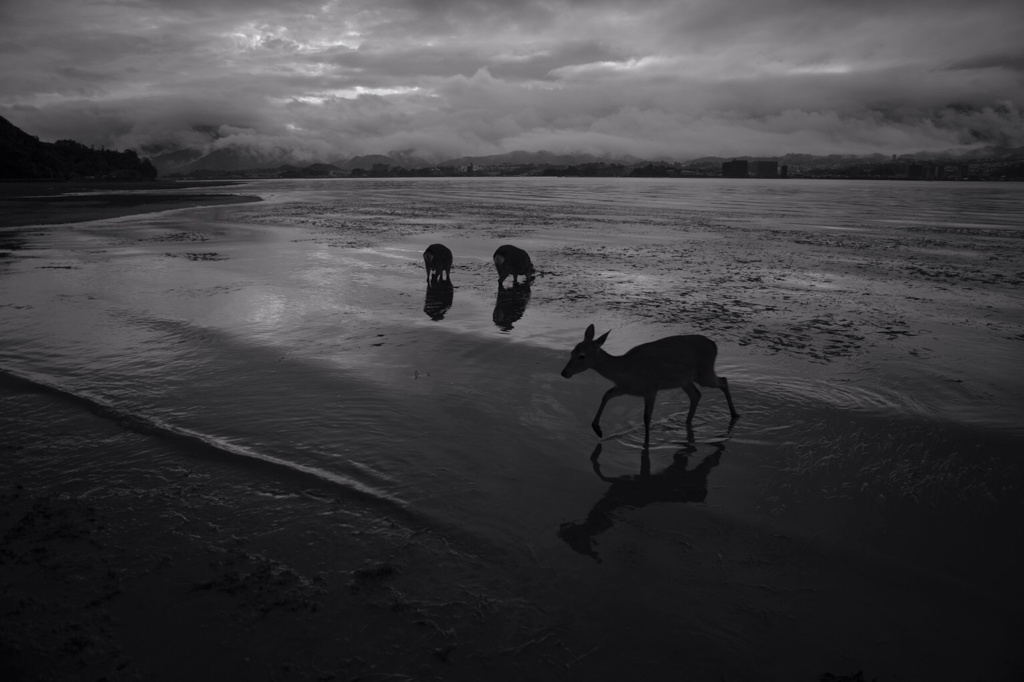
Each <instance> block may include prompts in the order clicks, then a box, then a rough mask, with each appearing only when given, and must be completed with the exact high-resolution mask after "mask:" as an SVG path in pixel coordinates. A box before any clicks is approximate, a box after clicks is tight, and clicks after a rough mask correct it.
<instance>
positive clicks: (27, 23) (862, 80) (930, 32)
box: [0, 0, 1024, 161]
mask: <svg viewBox="0 0 1024 682" xmlns="http://www.w3.org/2000/svg"><path fill="white" fill-rule="evenodd" d="M0 73H2V74H3V75H2V76H0V115H2V116H4V117H6V118H7V119H8V120H10V121H11V122H12V123H14V124H15V125H17V126H18V127H20V128H22V129H23V130H25V131H27V132H29V133H30V134H33V135H36V136H38V137H39V138H40V139H42V140H45V141H53V140H56V139H60V138H71V139H76V140H79V141H81V142H85V143H87V144H95V145H97V146H99V145H106V146H108V147H114V148H118V149H125V148H135V149H138V150H141V151H144V152H147V153H156V152H158V151H160V150H170V149H180V148H189V147H191V148H197V149H203V150H212V149H216V148H220V147H233V146H242V147H248V148H251V149H256V150H262V151H265V152H268V153H273V152H275V151H282V150H286V151H289V152H293V153H295V154H297V155H298V158H300V159H308V160H310V161H314V160H315V161H321V160H324V161H331V160H341V159H346V158H349V157H352V156H355V155H359V154H368V153H387V152H389V151H393V150H411V151H413V152H415V153H417V154H419V155H421V156H423V157H427V158H430V159H433V160H441V159H443V158H450V157H453V156H460V155H486V154H497V153H501V152H505V151H513V150H519V149H522V150H528V151H537V150H549V151H555V152H589V153H594V154H612V155H619V154H632V155H634V156H638V157H641V158H649V159H653V158H670V159H674V160H686V159H689V158H694V157H697V156H703V155H716V156H733V155H778V154H784V153H787V152H801V153H813V154H828V153H873V152H882V153H902V152H912V151H919V150H943V149H948V148H951V147H965V146H966V147H976V146H981V145H986V144H997V145H1009V146H1022V145H1024V113H1022V112H1024V2H1021V1H1020V0H956V1H947V0H910V1H907V0H846V1H845V2H833V1H831V0H756V1H755V0H629V1H628V2H612V1H610V0H608V1H605V0H496V1H490V0H17V1H16V0H0Z"/></svg>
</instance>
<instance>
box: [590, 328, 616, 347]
mask: <svg viewBox="0 0 1024 682" xmlns="http://www.w3.org/2000/svg"><path fill="white" fill-rule="evenodd" d="M611 333H612V330H611V329H609V330H608V331H606V332H605V333H604V334H601V336H599V337H597V341H595V342H594V343H596V344H597V345H598V346H600V345H602V344H603V343H604V342H605V341H607V340H608V335H609V334H611Z"/></svg>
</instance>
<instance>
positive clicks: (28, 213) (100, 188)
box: [0, 181, 260, 227]
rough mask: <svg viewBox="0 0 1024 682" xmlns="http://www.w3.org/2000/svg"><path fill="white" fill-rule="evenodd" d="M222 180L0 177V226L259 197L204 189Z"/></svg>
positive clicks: (78, 220) (220, 184) (53, 222)
mask: <svg viewBox="0 0 1024 682" xmlns="http://www.w3.org/2000/svg"><path fill="white" fill-rule="evenodd" d="M234 184H235V183H226V182H206V183H204V182H167V181H163V182H157V181H154V182H58V183H48V182H0V227H19V226H25V225H57V224H63V223H81V222H86V221H89V220H102V219H104V218H118V217H121V216H128V215H136V214H141V213H151V212H154V211H169V210H173V209H178V208H188V207H192V206H212V205H222V204H233V203H245V202H250V201H259V200H260V199H259V197H254V196H241V195H229V194H223V193H216V194H214V193H203V192H199V191H196V190H199V189H202V188H204V187H205V188H212V187H223V186H225V185H228V186H232V185H234Z"/></svg>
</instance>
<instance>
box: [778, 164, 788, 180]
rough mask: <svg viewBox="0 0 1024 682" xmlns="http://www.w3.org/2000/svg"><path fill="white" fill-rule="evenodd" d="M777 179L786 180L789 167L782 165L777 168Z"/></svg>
mask: <svg viewBox="0 0 1024 682" xmlns="http://www.w3.org/2000/svg"><path fill="white" fill-rule="evenodd" d="M779 177H780V178H788V177H789V166H787V165H786V164H782V165H781V166H779Z"/></svg>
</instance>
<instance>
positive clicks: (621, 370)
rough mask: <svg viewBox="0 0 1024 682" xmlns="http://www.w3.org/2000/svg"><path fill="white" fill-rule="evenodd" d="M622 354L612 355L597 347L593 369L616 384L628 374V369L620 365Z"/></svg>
mask: <svg viewBox="0 0 1024 682" xmlns="http://www.w3.org/2000/svg"><path fill="white" fill-rule="evenodd" d="M621 360H622V356H621V355H612V354H611V353H608V352H606V351H603V350H601V349H600V348H598V349H597V358H595V359H594V364H593V370H594V371H595V372H597V373H598V374H600V375H601V376H603V377H604V378H605V379H609V380H611V381H613V382H615V383H616V384H618V383H621V381H620V380H622V379H625V378H627V377H628V376H629V370H627V369H626V368H625V367H623V366H622V362H621Z"/></svg>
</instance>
